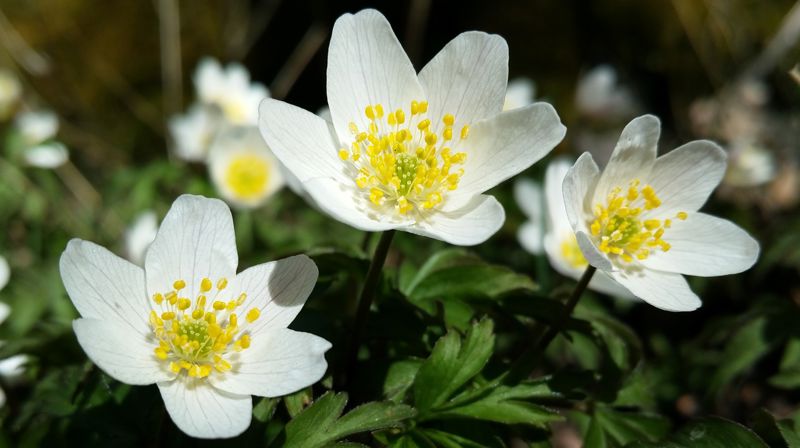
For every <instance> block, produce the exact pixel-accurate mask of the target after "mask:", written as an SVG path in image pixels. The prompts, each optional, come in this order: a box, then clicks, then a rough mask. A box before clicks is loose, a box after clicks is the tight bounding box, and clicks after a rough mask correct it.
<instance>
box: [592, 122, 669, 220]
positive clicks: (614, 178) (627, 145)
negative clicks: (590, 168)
mask: <svg viewBox="0 0 800 448" xmlns="http://www.w3.org/2000/svg"><path fill="white" fill-rule="evenodd" d="M660 134H661V122H660V121H659V119H658V118H657V117H655V116H653V115H642V116H641V117H637V118H634V119H633V120H632V121H631V122H630V123H628V125H627V126H625V129H623V130H622V135H620V137H619V141H618V142H617V146H616V147H615V148H614V152H613V153H612V154H611V159H610V160H609V161H608V165H606V168H605V169H604V170H603V174H602V175H601V176H600V180H599V182H598V183H597V189H596V190H595V193H594V198H593V199H592V203H593V204H596V203H605V201H606V197H607V196H608V193H609V192H611V190H612V189H613V188H614V187H627V186H628V183H629V182H630V181H632V180H634V179H640V180H644V179H646V178H647V176H648V175H649V174H650V170H651V169H652V168H653V164H654V163H655V160H656V151H657V146H658V137H659V135H660Z"/></svg>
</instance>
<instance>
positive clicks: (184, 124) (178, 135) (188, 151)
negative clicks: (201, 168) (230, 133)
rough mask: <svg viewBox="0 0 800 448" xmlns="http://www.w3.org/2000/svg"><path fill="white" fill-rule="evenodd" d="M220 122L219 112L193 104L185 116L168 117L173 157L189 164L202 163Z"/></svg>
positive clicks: (202, 105) (205, 106)
mask: <svg viewBox="0 0 800 448" xmlns="http://www.w3.org/2000/svg"><path fill="white" fill-rule="evenodd" d="M221 121H222V116H221V115H220V113H219V111H218V110H216V109H214V108H212V107H209V106H207V105H204V104H194V105H193V106H192V107H190V108H189V111H188V112H186V113H185V114H183V115H176V116H174V117H170V119H169V122H168V123H167V125H168V127H169V131H170V135H171V136H172V140H173V141H174V142H175V155H177V156H178V157H179V158H181V159H183V160H188V161H191V162H201V161H204V160H205V159H206V156H207V155H208V147H209V145H210V144H211V141H212V140H213V137H214V134H215V133H216V132H217V130H218V129H219V128H220V127H221V125H222V123H221Z"/></svg>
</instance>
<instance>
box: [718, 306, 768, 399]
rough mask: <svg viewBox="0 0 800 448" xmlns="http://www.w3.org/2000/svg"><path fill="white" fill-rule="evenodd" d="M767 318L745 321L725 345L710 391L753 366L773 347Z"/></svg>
mask: <svg viewBox="0 0 800 448" xmlns="http://www.w3.org/2000/svg"><path fill="white" fill-rule="evenodd" d="M767 323H768V321H767V318H766V317H763V316H761V317H758V318H756V319H754V320H751V321H750V322H747V323H745V324H744V325H743V326H742V327H741V328H739V330H738V331H737V332H736V334H735V335H734V336H733V338H732V339H731V340H730V342H728V343H727V345H726V346H725V351H724V352H723V354H722V361H721V363H720V365H719V367H718V368H717V371H716V372H715V373H714V376H713V377H712V378H711V381H710V391H711V392H716V391H719V390H720V389H721V388H722V387H724V386H725V385H726V384H728V383H729V382H730V381H731V380H732V379H734V378H735V377H736V376H737V375H739V374H741V373H743V372H744V371H745V370H747V369H750V368H752V366H753V365H754V364H755V362H756V361H757V360H758V359H759V358H761V357H762V356H764V355H765V354H766V353H767V352H768V351H769V350H770V348H771V347H772V343H771V342H770V341H768V340H767V338H766V336H765V335H766V329H767Z"/></svg>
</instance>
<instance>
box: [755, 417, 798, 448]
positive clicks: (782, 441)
mask: <svg viewBox="0 0 800 448" xmlns="http://www.w3.org/2000/svg"><path fill="white" fill-rule="evenodd" d="M752 427H753V431H755V432H756V433H757V434H758V435H759V436H760V437H761V438H762V439H764V441H765V442H766V443H768V444H769V445H770V446H785V447H787V448H800V435H798V433H797V430H796V429H795V421H794V420H792V419H784V420H778V419H777V418H775V416H774V415H773V414H771V413H770V412H769V411H767V410H766V409H761V410H759V411H758V412H756V414H755V415H754V418H753V424H752Z"/></svg>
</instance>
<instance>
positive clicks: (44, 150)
mask: <svg viewBox="0 0 800 448" xmlns="http://www.w3.org/2000/svg"><path fill="white" fill-rule="evenodd" d="M23 157H24V158H25V162H26V163H27V164H28V165H31V166H35V167H38V168H46V169H53V168H58V167H59V166H61V165H63V164H64V163H65V162H66V161H67V160H69V150H67V147H66V146H64V145H63V144H62V143H60V142H53V141H51V142H46V143H42V144H41V145H36V146H34V147H31V148H28V149H26V150H25V152H24V153H23Z"/></svg>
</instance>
